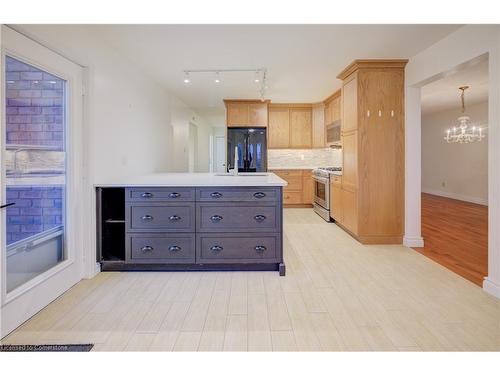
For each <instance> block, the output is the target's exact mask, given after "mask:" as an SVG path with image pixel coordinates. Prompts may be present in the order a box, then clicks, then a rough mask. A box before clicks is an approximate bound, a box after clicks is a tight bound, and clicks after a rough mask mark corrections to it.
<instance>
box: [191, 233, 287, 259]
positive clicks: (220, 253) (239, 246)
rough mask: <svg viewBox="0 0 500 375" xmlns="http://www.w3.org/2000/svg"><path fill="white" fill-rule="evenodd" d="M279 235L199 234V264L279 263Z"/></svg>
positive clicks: (197, 254)
mask: <svg viewBox="0 0 500 375" xmlns="http://www.w3.org/2000/svg"><path fill="white" fill-rule="evenodd" d="M279 241H280V236H279V235H278V234H259V235H258V236H255V235H249V234H227V233H225V234H209V233H206V234H199V235H198V236H197V240H196V262H197V263H271V262H279V261H280V260H279V254H278V249H279V248H280V246H279Z"/></svg>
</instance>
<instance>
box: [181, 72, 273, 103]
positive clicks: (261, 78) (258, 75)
mask: <svg viewBox="0 0 500 375" xmlns="http://www.w3.org/2000/svg"><path fill="white" fill-rule="evenodd" d="M238 72H240V73H241V72H243V73H244V72H252V73H254V74H255V75H254V77H253V81H254V82H255V83H259V84H260V88H259V93H260V97H261V99H262V100H264V96H265V92H266V90H267V84H266V80H267V68H258V69H190V70H184V83H186V84H187V83H190V82H191V78H190V75H192V74H207V73H208V74H214V75H215V78H214V83H216V84H219V83H221V82H222V78H221V76H222V75H223V74H228V73H238Z"/></svg>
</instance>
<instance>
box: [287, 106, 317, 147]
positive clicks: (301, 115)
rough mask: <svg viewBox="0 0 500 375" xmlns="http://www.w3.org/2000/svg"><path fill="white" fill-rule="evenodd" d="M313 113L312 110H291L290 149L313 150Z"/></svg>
mask: <svg viewBox="0 0 500 375" xmlns="http://www.w3.org/2000/svg"><path fill="white" fill-rule="evenodd" d="M311 146H312V113H311V109H302V108H291V109H290V147H292V148H311Z"/></svg>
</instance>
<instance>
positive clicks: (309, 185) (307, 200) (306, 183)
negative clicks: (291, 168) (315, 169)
mask: <svg viewBox="0 0 500 375" xmlns="http://www.w3.org/2000/svg"><path fill="white" fill-rule="evenodd" d="M302 197H303V201H304V204H312V203H313V200H314V180H313V178H312V174H311V172H310V171H306V170H304V174H303V177H302Z"/></svg>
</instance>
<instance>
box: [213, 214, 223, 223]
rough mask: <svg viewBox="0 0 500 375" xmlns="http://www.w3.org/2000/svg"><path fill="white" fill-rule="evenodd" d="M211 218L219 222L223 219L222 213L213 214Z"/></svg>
mask: <svg viewBox="0 0 500 375" xmlns="http://www.w3.org/2000/svg"><path fill="white" fill-rule="evenodd" d="M210 220H212V221H214V222H216V223H218V222H219V221H221V220H222V216H220V215H214V216H212V217H211V218H210Z"/></svg>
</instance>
